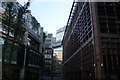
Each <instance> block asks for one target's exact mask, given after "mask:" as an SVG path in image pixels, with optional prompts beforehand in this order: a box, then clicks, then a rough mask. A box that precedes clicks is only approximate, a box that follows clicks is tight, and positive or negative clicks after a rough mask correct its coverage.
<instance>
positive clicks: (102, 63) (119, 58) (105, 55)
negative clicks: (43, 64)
mask: <svg viewBox="0 0 120 80" xmlns="http://www.w3.org/2000/svg"><path fill="white" fill-rule="evenodd" d="M85 1H87V0H85ZM119 8H120V2H73V5H72V8H71V12H70V15H69V19H68V22H67V26H66V29H65V34H64V38H63V74H64V78H67V79H68V80H119V79H120V76H119V75H120V54H119V53H120V9H119Z"/></svg>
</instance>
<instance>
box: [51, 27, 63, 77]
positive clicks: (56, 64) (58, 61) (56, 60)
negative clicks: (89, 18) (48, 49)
mask: <svg viewBox="0 0 120 80" xmlns="http://www.w3.org/2000/svg"><path fill="white" fill-rule="evenodd" d="M64 31H65V27H62V28H60V29H58V30H57V31H56V41H55V43H53V46H52V47H53V73H52V74H53V76H55V77H61V76H62V60H63V47H62V39H63V35H64Z"/></svg>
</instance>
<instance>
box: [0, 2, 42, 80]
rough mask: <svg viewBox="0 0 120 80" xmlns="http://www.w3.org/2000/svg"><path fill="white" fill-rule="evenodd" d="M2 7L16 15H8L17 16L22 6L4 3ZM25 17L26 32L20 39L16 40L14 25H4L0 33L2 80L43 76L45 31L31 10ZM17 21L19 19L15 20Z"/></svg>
mask: <svg viewBox="0 0 120 80" xmlns="http://www.w3.org/2000/svg"><path fill="white" fill-rule="evenodd" d="M2 7H3V8H4V10H7V9H10V8H12V9H13V10H14V11H15V13H14V12H13V13H12V11H11V13H9V12H8V13H9V14H10V15H13V14H15V15H17V12H18V10H19V9H20V7H21V5H20V4H19V3H18V2H3V3H2ZM8 7H9V8H8ZM6 8H7V9H6ZM5 17H6V16H4V17H3V20H5ZM10 17H11V16H9V18H10ZM24 17H25V18H24V21H25V22H24V25H23V27H24V29H25V32H24V35H22V36H20V35H18V36H19V37H18V36H17V38H19V39H15V33H14V31H13V32H12V30H14V29H15V28H14V26H11V25H10V24H12V23H10V22H9V23H7V22H4V23H2V30H1V32H0V34H1V40H2V43H1V45H2V79H5V80H6V79H7V80H23V79H24V80H36V79H39V77H41V75H42V68H43V60H44V56H43V54H42V53H41V52H42V48H41V47H42V43H43V42H42V37H43V35H42V34H43V31H41V30H42V29H41V26H40V24H39V23H38V22H37V20H36V19H35V17H33V16H32V15H31V11H30V10H27V13H25V14H24ZM15 19H17V18H14V19H13V20H15ZM8 24H9V25H8ZM21 29H22V28H21ZM19 30H20V29H19ZM20 31H22V30H20ZM16 34H18V33H16Z"/></svg>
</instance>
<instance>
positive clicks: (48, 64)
mask: <svg viewBox="0 0 120 80" xmlns="http://www.w3.org/2000/svg"><path fill="white" fill-rule="evenodd" d="M52 43H53V35H52V34H51V33H46V38H45V44H44V45H45V50H44V60H45V62H44V76H47V77H50V76H51V73H52V59H53V49H52Z"/></svg>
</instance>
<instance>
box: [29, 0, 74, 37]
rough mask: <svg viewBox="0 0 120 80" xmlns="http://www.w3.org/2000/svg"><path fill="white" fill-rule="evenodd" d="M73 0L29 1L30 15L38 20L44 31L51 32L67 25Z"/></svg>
mask: <svg viewBox="0 0 120 80" xmlns="http://www.w3.org/2000/svg"><path fill="white" fill-rule="evenodd" d="M72 3H73V1H67V0H66V1H63V0H61V1H59V0H58V1H57V0H56V1H54V0H53V1H47V0H46V1H45V0H44V1H35V0H33V1H31V4H30V8H29V9H30V10H31V13H32V15H33V16H34V17H35V18H36V19H37V20H38V22H39V23H40V25H41V27H44V31H47V32H48V33H53V36H54V37H55V36H56V30H58V29H59V28H61V27H64V26H66V25H67V21H68V17H69V14H70V10H71V7H72Z"/></svg>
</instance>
